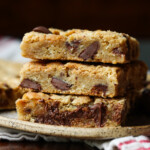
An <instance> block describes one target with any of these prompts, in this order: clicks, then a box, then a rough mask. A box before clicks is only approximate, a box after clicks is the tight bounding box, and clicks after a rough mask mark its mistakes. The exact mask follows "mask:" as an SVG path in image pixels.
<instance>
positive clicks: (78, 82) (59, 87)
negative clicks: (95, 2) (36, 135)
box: [16, 27, 147, 127]
mask: <svg viewBox="0 0 150 150" xmlns="http://www.w3.org/2000/svg"><path fill="white" fill-rule="evenodd" d="M21 49H22V55H23V56H24V57H27V58H31V59H33V61H31V62H29V63H26V64H25V65H24V66H23V68H22V70H21V83H20V87H22V88H23V89H27V90H28V92H27V93H26V94H24V96H23V97H22V99H19V100H17V102H16V106H17V112H18V116H19V119H21V120H27V121H32V122H37V123H44V124H51V125H65V126H74V127H109V126H120V125H123V124H124V123H125V120H126V118H127V114H128V112H129V111H130V110H131V109H132V108H133V107H134V103H135V101H136V98H137V96H138V94H139V91H140V90H141V88H142V87H143V83H144V82H145V80H146V72H147V67H146V65H145V64H144V63H143V62H141V61H139V60H138V56H139V43H138V41H137V40H136V39H135V38H133V37H130V36H129V35H127V34H123V33H117V32H111V31H101V30H97V31H88V30H79V29H73V30H68V31H62V30H58V29H53V28H50V29H47V28H45V27H36V28H34V29H33V31H32V32H29V33H26V34H25V36H24V38H23V41H22V43H21Z"/></svg>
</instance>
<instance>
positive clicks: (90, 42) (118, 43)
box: [21, 27, 139, 64]
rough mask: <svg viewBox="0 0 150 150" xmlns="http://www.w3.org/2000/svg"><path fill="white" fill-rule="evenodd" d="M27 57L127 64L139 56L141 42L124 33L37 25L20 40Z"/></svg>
mask: <svg viewBox="0 0 150 150" xmlns="http://www.w3.org/2000/svg"><path fill="white" fill-rule="evenodd" d="M21 49H22V55H23V56H24V57H28V58H32V59H38V60H39V59H40V60H44V59H47V60H67V61H68V60H69V61H70V60H73V61H86V62H103V63H112V64H116V63H121V64H122V63H127V62H131V61H132V60H136V59H137V58H138V56H139V43H138V41H137V40H136V39H135V38H133V37H131V36H129V35H127V34H124V33H117V32H112V31H102V30H97V31H88V30H79V29H73V30H68V31H62V30H58V29H53V28H50V29H47V28H45V27H37V28H35V29H33V31H31V32H29V33H26V34H25V36H24V37H23V40H22V43H21Z"/></svg>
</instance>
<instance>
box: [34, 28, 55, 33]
mask: <svg viewBox="0 0 150 150" xmlns="http://www.w3.org/2000/svg"><path fill="white" fill-rule="evenodd" d="M33 31H34V32H39V33H45V34H48V33H52V32H50V31H49V30H48V29H47V28H46V27H43V26H39V27H36V28H34V29H33Z"/></svg>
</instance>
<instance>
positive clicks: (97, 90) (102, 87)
mask: <svg viewBox="0 0 150 150" xmlns="http://www.w3.org/2000/svg"><path fill="white" fill-rule="evenodd" d="M107 88H108V86H107V85H103V84H97V85H95V86H94V87H93V88H92V90H91V92H92V93H93V94H96V95H97V94H99V93H100V92H103V93H104V95H105V94H106V91H107Z"/></svg>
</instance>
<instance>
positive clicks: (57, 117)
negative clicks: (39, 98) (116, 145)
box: [35, 101, 103, 127]
mask: <svg viewBox="0 0 150 150" xmlns="http://www.w3.org/2000/svg"><path fill="white" fill-rule="evenodd" d="M59 105H60V102H58V101H56V102H52V103H51V104H49V105H46V104H45V108H44V110H45V112H46V113H43V114H41V115H39V116H36V117H35V122H38V123H45V124H51V125H67V126H72V125H74V121H75V122H80V121H82V120H85V119H91V121H92V120H93V121H94V122H95V127H101V120H102V117H101V116H103V115H102V112H101V109H102V104H101V103H98V104H95V105H93V106H90V107H89V106H79V107H78V108H77V109H75V110H73V111H68V110H65V111H60V110H59ZM87 125H88V123H87Z"/></svg>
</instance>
